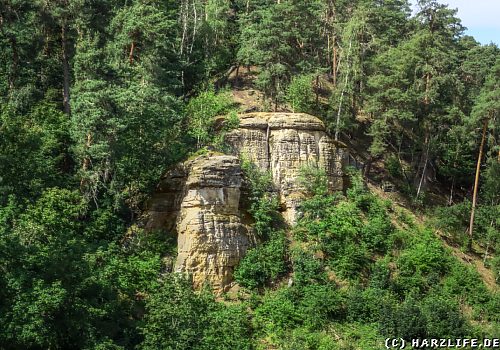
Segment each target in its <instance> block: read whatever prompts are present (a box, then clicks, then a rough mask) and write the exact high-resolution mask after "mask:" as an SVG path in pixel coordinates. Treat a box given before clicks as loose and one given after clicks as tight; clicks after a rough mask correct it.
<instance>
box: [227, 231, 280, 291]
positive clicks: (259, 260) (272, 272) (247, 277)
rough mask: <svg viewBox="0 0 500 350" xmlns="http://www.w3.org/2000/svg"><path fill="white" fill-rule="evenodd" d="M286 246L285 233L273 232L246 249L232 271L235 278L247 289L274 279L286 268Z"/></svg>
mask: <svg viewBox="0 0 500 350" xmlns="http://www.w3.org/2000/svg"><path fill="white" fill-rule="evenodd" d="M287 247H288V242H287V239H286V236H285V233H284V232H283V231H276V232H273V233H272V235H271V237H270V238H269V240H268V241H266V242H264V243H262V244H260V245H258V246H257V247H255V248H252V249H250V250H248V251H247V254H246V255H245V257H244V258H243V259H242V260H241V261H240V263H239V265H238V267H237V268H236V270H235V272H234V278H235V280H236V281H237V282H238V283H239V284H240V285H242V286H243V287H246V288H249V289H255V288H262V287H264V286H266V285H268V284H269V283H270V282H272V281H275V280H276V279H278V278H279V277H280V276H282V275H283V274H284V273H285V272H286V271H287V269H288V258H287V256H288V253H287Z"/></svg>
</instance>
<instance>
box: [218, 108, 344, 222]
mask: <svg viewBox="0 0 500 350" xmlns="http://www.w3.org/2000/svg"><path fill="white" fill-rule="evenodd" d="M240 120H241V121H240V127H239V128H238V129H236V130H233V131H232V132H231V133H230V134H229V135H228V136H227V141H228V143H229V144H230V145H231V146H232V149H233V152H234V154H235V155H239V156H242V157H246V158H247V159H249V160H251V161H252V162H254V163H255V164H257V165H258V166H259V167H260V169H261V170H264V171H270V172H271V174H272V176H273V181H274V183H275V185H276V186H277V188H278V190H279V193H280V201H281V205H282V207H283V216H284V218H285V220H286V221H287V222H288V223H289V224H293V223H295V221H296V217H297V209H298V208H299V205H300V202H301V200H302V199H303V194H302V189H301V186H300V181H299V176H300V171H301V168H303V167H304V166H311V165H314V166H318V167H320V168H323V169H324V170H325V172H326V174H327V177H328V181H329V186H330V189H331V190H333V191H335V190H342V189H343V185H344V181H343V175H344V173H343V170H342V169H343V160H344V158H345V151H344V148H343V147H342V146H341V145H340V144H339V143H335V142H334V141H333V140H332V139H331V137H329V136H328V135H327V134H326V132H325V126H324V124H323V123H322V122H321V121H320V120H319V119H318V118H316V117H313V116H311V115H308V114H303V113H250V114H245V115H242V116H240Z"/></svg>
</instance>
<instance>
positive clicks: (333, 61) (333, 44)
mask: <svg viewBox="0 0 500 350" xmlns="http://www.w3.org/2000/svg"><path fill="white" fill-rule="evenodd" d="M332 47H333V58H332V74H333V87H334V88H335V87H337V48H336V47H335V36H334V37H333V43H332Z"/></svg>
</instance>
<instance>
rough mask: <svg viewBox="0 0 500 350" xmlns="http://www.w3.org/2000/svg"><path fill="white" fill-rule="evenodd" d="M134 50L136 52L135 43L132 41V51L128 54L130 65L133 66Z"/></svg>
mask: <svg viewBox="0 0 500 350" xmlns="http://www.w3.org/2000/svg"><path fill="white" fill-rule="evenodd" d="M134 50H135V41H133V40H132V43H131V44H130V51H129V53H128V63H130V65H132V64H133V63H134Z"/></svg>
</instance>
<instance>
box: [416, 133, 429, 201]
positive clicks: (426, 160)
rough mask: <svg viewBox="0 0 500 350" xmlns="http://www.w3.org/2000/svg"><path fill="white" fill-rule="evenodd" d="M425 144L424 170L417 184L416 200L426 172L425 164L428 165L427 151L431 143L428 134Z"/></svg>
mask: <svg viewBox="0 0 500 350" xmlns="http://www.w3.org/2000/svg"><path fill="white" fill-rule="evenodd" d="M425 143H426V144H427V150H426V151H425V158H424V168H423V169H422V175H421V176H420V181H419V183H418V189H417V195H416V197H415V198H416V199H418V196H419V195H420V191H421V190H422V184H423V182H424V178H425V173H426V172H427V163H429V149H430V146H431V141H430V139H429V133H428V132H427V135H426V136H425Z"/></svg>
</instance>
